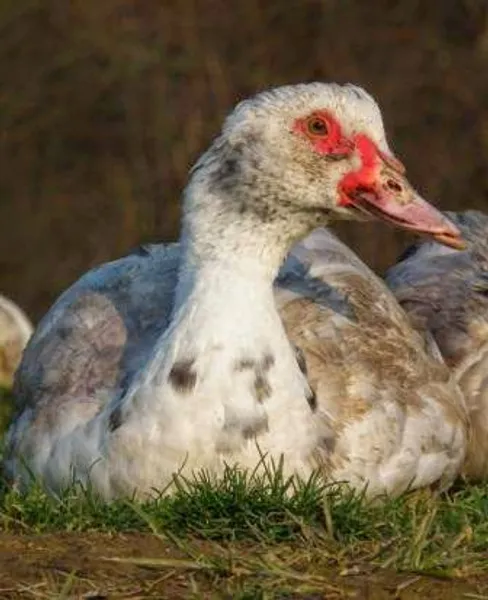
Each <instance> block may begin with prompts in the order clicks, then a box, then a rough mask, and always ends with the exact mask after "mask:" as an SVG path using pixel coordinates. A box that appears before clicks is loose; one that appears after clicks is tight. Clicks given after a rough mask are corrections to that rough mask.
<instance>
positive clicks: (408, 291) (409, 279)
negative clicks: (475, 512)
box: [386, 210, 488, 480]
mask: <svg viewBox="0 0 488 600" xmlns="http://www.w3.org/2000/svg"><path fill="white" fill-rule="evenodd" d="M446 214H447V215H448V216H449V217H450V219H451V220H453V221H454V222H455V223H456V225H457V226H458V228H459V229H460V230H461V232H462V234H463V237H464V239H465V240H467V243H468V248H467V249H466V250H464V251H456V250H454V249H451V248H446V247H445V246H442V245H440V244H437V243H435V242H421V243H418V244H416V245H413V246H411V247H410V248H408V249H407V251H406V253H404V255H403V256H402V257H401V258H400V260H399V262H398V263H397V264H396V265H395V266H394V267H392V268H391V269H389V271H388V272H387V274H386V281H387V284H388V285H389V286H390V287H391V289H392V290H393V292H394V294H395V295H396V297H397V298H398V300H399V302H400V304H401V305H402V307H403V308H404V310H405V311H406V312H407V313H408V315H409V317H410V319H411V322H412V323H413V325H414V327H415V328H416V329H418V330H419V331H420V332H422V333H423V334H424V335H427V336H430V337H431V338H432V339H433V340H434V341H435V343H436V344H437V346H438V348H439V350H440V352H441V353H442V356H443V357H444V359H445V361H446V362H447V364H448V365H449V366H450V367H451V369H452V370H453V372H454V374H455V377H456V379H457V381H458V382H459V386H460V388H461V390H462V392H463V393H464V396H465V401H466V405H467V409H468V415H469V421H470V437H469V444H468V449H467V455H466V463H465V465H464V467H463V474H464V476H465V477H466V478H468V479H474V480H480V479H487V478H488V215H486V214H483V213H482V212H479V211H475V210H469V211H465V212H459V213H452V212H448V213H446Z"/></svg>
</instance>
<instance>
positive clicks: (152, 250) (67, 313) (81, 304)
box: [14, 244, 179, 412]
mask: <svg viewBox="0 0 488 600" xmlns="http://www.w3.org/2000/svg"><path fill="white" fill-rule="evenodd" d="M178 263H179V247H178V245H177V244H174V245H169V246H164V245H157V244H154V245H145V246H141V247H140V248H138V249H137V250H136V251H134V252H133V253H131V254H129V255H128V256H126V257H123V258H121V259H119V260H115V261H113V262H109V263H106V264H103V265H101V266H99V267H97V268H95V269H93V270H91V271H88V272H87V273H86V274H85V275H84V276H83V277H81V278H80V279H79V280H78V281H77V282H76V283H75V284H74V285H72V286H71V287H70V288H69V289H68V290H67V291H66V292H64V293H63V294H62V295H61V296H60V297H59V299H58V300H57V301H56V302H55V304H54V305H53V306H52V308H51V309H50V310H49V311H48V313H47V314H46V315H45V316H44V318H43V319H42V321H41V322H40V323H39V325H38V327H37V329H36V331H35V333H34V335H33V336H32V338H31V339H30V342H29V344H28V346H27V348H26V350H25V353H24V357H23V360H22V363H21V365H20V368H19V370H18V372H17V376H16V380H15V389H14V393H15V397H16V401H17V411H18V412H20V411H22V410H23V409H24V408H25V407H26V406H29V407H33V406H38V405H39V404H41V405H44V403H47V402H48V401H49V404H50V405H51V406H53V407H56V404H57V403H56V399H57V398H58V399H59V398H61V397H64V398H66V397H71V398H73V399H76V398H91V399H92V400H93V401H94V402H95V404H97V405H99V404H102V403H103V402H105V401H106V400H107V399H108V398H110V397H112V396H113V394H114V393H116V391H117V390H119V389H120V388H121V387H123V386H124V385H126V384H127V381H128V380H130V378H131V377H132V376H133V374H134V373H135V372H136V371H137V370H138V369H139V368H140V367H141V366H142V365H144V363H145V361H146V360H147V357H148V355H149V353H150V351H151V348H152V346H153V344H154V342H155V341H156V339H157V337H158V336H159V335H160V334H161V332H162V331H164V329H165V328H166V327H167V325H168V322H169V319H170V314H171V311H172V307H173V293H174V288H175V283H176V277H177V269H178ZM53 410H54V408H53Z"/></svg>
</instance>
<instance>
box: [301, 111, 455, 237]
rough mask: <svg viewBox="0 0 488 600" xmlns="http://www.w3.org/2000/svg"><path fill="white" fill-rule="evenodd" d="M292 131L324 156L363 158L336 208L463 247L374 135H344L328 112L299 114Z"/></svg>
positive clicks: (341, 186) (341, 188)
mask: <svg viewBox="0 0 488 600" xmlns="http://www.w3.org/2000/svg"><path fill="white" fill-rule="evenodd" d="M292 130H293V132H294V133H296V134H298V135H300V136H302V137H304V138H306V139H307V140H308V141H309V143H310V146H311V149H312V150H313V151H314V152H315V153H317V154H320V155H322V156H323V157H324V158H328V159H333V160H336V161H342V160H347V159H350V158H351V156H353V155H356V156H357V157H358V158H359V161H360V165H359V168H356V169H351V170H350V171H349V172H347V173H346V174H345V175H343V177H342V178H341V180H340V181H339V183H338V186H337V192H338V200H337V204H338V206H341V207H343V208H346V209H349V210H354V211H356V212H361V213H363V214H365V215H368V216H369V217H376V218H380V219H382V220H385V221H388V222H390V223H394V224H395V225H397V226H398V227H402V228H403V229H409V230H413V231H417V232H418V233H423V234H427V235H430V236H432V237H433V238H434V239H436V240H437V241H439V242H441V243H443V244H446V245H448V246H451V247H453V248H457V249H462V248H464V247H465V244H464V241H463V240H462V238H461V234H460V232H459V230H458V229H457V227H455V225H454V224H453V223H452V222H451V221H449V219H447V217H445V216H444V215H443V214H442V213H441V212H440V211H438V210H437V209H436V208H434V207H433V206H432V205H431V204H429V203H428V202H426V201H425V200H423V199H422V198H421V197H420V196H419V195H418V194H417V193H416V192H415V190H414V189H413V188H412V186H411V185H410V183H409V181H408V179H407V177H406V175H405V167H404V166H403V164H402V163H401V162H400V161H399V160H398V159H396V158H395V157H394V156H392V155H390V154H388V153H386V152H383V151H382V150H380V149H379V148H378V146H377V145H376V144H375V142H374V141H373V140H372V139H371V137H369V136H368V135H366V134H365V133H355V134H352V135H350V136H349V137H347V136H345V135H344V134H343V131H342V128H341V124H340V123H339V121H338V120H337V119H335V118H334V117H333V116H332V115H331V113H330V112H329V111H327V110H316V111H314V112H312V113H310V114H309V115H307V116H305V117H302V118H298V119H297V120H296V121H295V122H294V124H293V127H292Z"/></svg>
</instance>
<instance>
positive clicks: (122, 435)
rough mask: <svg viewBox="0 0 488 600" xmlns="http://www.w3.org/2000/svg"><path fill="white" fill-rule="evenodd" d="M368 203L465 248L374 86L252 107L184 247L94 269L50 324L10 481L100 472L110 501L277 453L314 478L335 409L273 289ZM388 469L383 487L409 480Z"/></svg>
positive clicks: (28, 367)
mask: <svg viewBox="0 0 488 600" xmlns="http://www.w3.org/2000/svg"><path fill="white" fill-rule="evenodd" d="M365 213H367V214H370V213H371V214H375V215H377V214H386V215H387V216H388V219H389V220H393V221H394V222H398V223H400V224H401V225H402V226H403V227H411V228H414V229H415V228H419V227H421V228H422V230H423V231H428V232H431V234H432V235H434V236H436V237H438V239H442V240H443V241H446V243H449V244H453V245H456V244H457V243H458V241H457V240H458V236H459V234H458V231H457V229H456V228H455V227H454V226H453V225H452V224H451V223H450V222H449V221H448V220H447V219H446V218H445V217H444V216H443V215H441V214H440V213H439V212H438V211H436V210H435V209H433V208H432V207H431V206H430V205H428V204H427V203H426V202H425V201H424V200H422V199H421V198H420V197H419V196H418V195H417V194H416V192H415V191H414V190H413V189H412V188H411V187H410V185H409V183H408V181H407V180H406V178H405V176H404V173H403V168H402V167H401V165H400V164H399V163H398V161H396V159H394V158H393V157H392V156H391V155H390V152H389V149H388V145H387V143H386V140H385V136H384V132H383V126H382V121H381V114H380V112H379V109H378V107H377V105H376V104H375V103H374V101H373V100H372V98H371V97H370V96H368V95H367V94H366V93H365V92H364V91H363V90H360V89H359V88H356V87H354V86H343V87H340V86H335V85H326V84H307V85H298V86H285V87H284V88H278V89H277V90H272V91H269V92H263V93H262V94H260V95H258V96H256V97H255V98H254V99H251V100H249V101H245V102H243V103H242V104H241V105H238V107H237V108H236V109H235V111H234V112H233V113H232V114H231V116H230V117H229V118H228V119H227V121H226V123H225V124H224V127H223V131H222V133H221V135H220V136H219V137H218V138H216V140H215V141H214V142H213V144H212V145H211V147H210V148H209V150H208V151H207V152H206V153H205V154H204V155H203V156H202V157H201V159H200V160H199V161H198V162H197V164H196V165H195V167H194V168H193V169H192V171H191V175H190V181H189V184H188V186H187V188H186V190H185V194H184V203H183V222H182V235H181V240H180V244H179V245H173V246H170V247H159V246H153V247H150V248H149V249H146V250H144V249H143V250H142V251H141V252H139V253H134V254H132V255H130V256H129V257H126V258H125V259H121V260H119V261H115V262H113V263H109V264H108V265H105V266H102V267H100V268H98V269H95V270H93V271H91V272H89V273H88V274H87V275H85V276H84V277H82V278H81V280H80V281H79V282H77V283H75V285H74V286H73V287H72V288H71V289H69V290H68V291H67V292H65V293H64V294H63V295H62V296H61V297H60V299H59V300H58V301H57V302H56V303H55V305H54V306H53V308H52V309H51V310H50V311H49V312H48V314H47V315H46V317H45V318H44V319H43V321H42V322H41V323H40V325H39V327H38V328H37V331H36V332H35V334H34V336H33V338H32V339H31V342H30V344H29V347H28V349H27V351H26V354H25V357H24V360H23V363H22V365H21V367H20V369H19V371H18V376H17V379H16V385H15V392H16V396H17V412H16V415H15V417H14V420H13V422H12V425H11V427H10V430H9V433H8V436H7V457H6V461H5V468H6V471H7V473H9V474H10V476H11V477H12V479H13V480H14V481H17V482H19V484H27V483H28V482H29V480H30V477H29V473H33V474H34V475H36V476H37V477H38V478H39V479H41V480H42V481H43V482H45V484H46V485H47V487H48V488H49V489H51V490H52V491H54V492H56V491H58V490H59V489H60V488H62V487H64V486H65V485H69V483H70V482H71V481H72V480H73V478H75V479H77V480H81V481H82V482H83V483H85V484H86V483H87V482H88V481H89V482H90V485H91V486H92V487H93V489H95V490H96V491H97V492H98V493H100V494H101V495H102V496H103V497H105V498H112V497H114V496H117V495H121V494H132V493H134V492H135V493H137V494H139V495H147V494H151V493H152V492H153V491H154V490H155V489H156V490H162V489H166V488H167V486H168V484H169V483H170V482H171V481H172V478H173V475H174V473H175V472H183V473H186V474H188V473H191V471H192V470H194V469H202V468H203V469H206V470H208V471H209V472H210V473H212V474H215V475H218V474H219V473H220V472H221V471H222V469H223V467H224V465H225V464H226V463H238V464H239V465H240V466H242V467H243V468H251V469H254V468H255V467H256V465H257V464H258V463H260V461H261V459H262V457H263V455H269V456H271V457H272V458H277V459H278V458H281V457H283V459H284V468H285V475H288V474H297V475H300V476H302V477H308V475H309V474H310V473H311V472H312V470H313V469H315V468H316V467H320V466H322V463H324V460H325V458H324V448H325V447H326V445H325V446H324V445H323V444H322V442H321V440H322V441H323V440H324V439H325V438H326V437H327V436H328V439H329V438H330V435H329V433H328V432H329V429H330V420H329V421H327V420H326V419H325V418H324V419H319V418H318V414H319V411H318V408H317V406H315V405H314V403H313V402H312V401H311V398H312V397H313V393H314V392H313V390H312V389H311V386H310V384H309V381H308V379H307V373H306V372H305V371H304V370H303V369H302V368H300V364H299V362H300V361H299V360H297V354H296V349H295V348H294V347H293V345H292V344H291V342H290V340H289V338H288V336H287V331H286V329H285V327H284V325H283V321H282V319H281V317H280V314H279V312H278V309H277V303H276V298H275V292H274V288H273V282H274V280H275V278H276V276H277V274H278V272H279V270H280V267H281V265H282V264H283V261H284V260H285V257H286V255H287V253H288V252H289V250H290V248H292V247H293V245H294V244H295V243H296V242H297V241H298V240H299V239H303V238H304V237H305V236H306V235H307V234H308V233H310V232H311V231H312V230H313V229H314V228H316V227H317V226H318V225H320V224H322V225H323V224H327V223H328V222H329V220H331V219H334V218H336V219H338V218H340V219H358V218H360V219H361V218H364V214H365ZM285 272H286V266H285ZM275 289H276V288H275ZM292 337H293V336H292ZM309 376H310V375H309ZM359 387H360V388H361V385H360V386H359ZM361 389H362V388H361ZM348 392H349V390H348ZM363 400H365V401H367V400H366V399H363ZM338 401H339V400H338ZM324 402H325V400H324ZM434 404H435V403H431V405H429V406H434ZM351 406H352V405H351ZM368 408H369V406H368ZM324 410H327V409H324ZM365 412H366V411H365ZM441 412H442V411H441ZM324 414H325V413H324ZM341 414H342V413H341ZM429 419H430V416H429ZM363 420H364V419H363ZM324 423H325V430H326V434H324ZM336 425H338V423H336ZM381 427H382V428H384V427H385V426H384V425H381ZM346 429H347V428H345V429H344V430H346ZM359 429H360V432H362V434H361V435H363V436H366V437H367V435H369V434H368V432H367V431H368V427H367V426H363V428H362V429H361V428H359ZM447 430H448V431H447ZM351 435H353V436H354V434H351ZM357 435H358V436H359V433H358V434H357ZM443 435H444V434H443ZM461 435H462V434H461ZM450 436H451V437H454V438H455V439H456V440H457V437H456V435H455V434H454V433H453V431H452V430H451V428H450V425H449V426H447V429H446V433H445V436H444V437H445V438H446V439H447V438H449V439H450ZM441 437H442V440H443V441H444V437H443V436H441ZM378 439H379V440H380V441H384V440H382V438H381V435H380V437H379V438H378ZM396 439H398V436H397V438H396ZM351 441H352V440H351ZM346 443H348V442H347V440H346V441H345V442H344V444H346ZM388 443H390V442H388ZM453 443H454V445H455V446H456V443H457V441H456V442H453ZM321 444H322V445H321ZM359 444H360V442H358V445H359ZM351 447H352V446H351ZM331 448H332V446H331ZM331 448H329V454H330V453H333V449H331ZM337 448H338V450H340V453H339V454H338V456H340V457H341V459H342V458H344V456H343V451H344V450H345V449H344V448H343V446H341V444H338V445H337ZM368 448H369V447H368ZM429 448H430V447H429ZM383 450H384V452H383V457H385V456H386V455H388V456H390V455H391V451H390V450H389V449H386V450H385V449H383ZM428 451H429V449H428V450H427V452H428ZM357 452H358V451H357V450H354V451H353V454H354V453H356V454H357ZM381 452H382V451H381V450H380V454H381ZM455 452H457V446H456V450H455ZM420 453H422V451H421V452H420ZM417 454H418V453H417ZM346 459H347V457H346ZM354 460H355V461H356V462H355V464H357V465H359V461H357V460H356V459H354ZM339 462H340V461H339V460H338V461H337V464H339ZM380 462H381V461H380ZM366 463H367V464H366V466H365V467H364V468H363V470H362V471H361V474H354V475H353V476H351V477H350V480H351V483H352V484H353V485H355V484H356V481H359V479H361V477H363V479H361V481H363V480H364V479H368V476H369V473H370V472H371V470H372V467H371V464H370V462H369V461H366ZM357 468H358V469H359V470H361V469H360V467H359V466H358V467H357ZM422 468H424V467H422ZM390 470H391V469H390ZM450 470H451V465H450V464H447V463H446V464H445V468H444V470H443V468H441V467H439V468H438V477H437V479H440V480H442V479H443V478H445V479H446V480H447V479H450ZM329 471H330V473H331V475H330V476H331V478H332V479H334V478H335V475H334V473H333V469H329ZM336 471H337V468H336ZM413 471H414V469H410V472H409V473H408V474H407V476H403V475H402V480H404V479H408V480H409V481H410V480H412V475H413V480H414V481H415V476H414V475H415V474H414V473H413ZM337 472H338V473H339V471H337ZM343 473H344V470H343V471H342V472H341V476H342V474H343ZM381 477H382V480H384V481H386V482H387V484H386V485H383V484H377V483H376V482H375V484H374V485H373V486H372V489H374V490H379V491H383V490H384V489H385V488H386V489H387V491H389V490H390V489H391V490H393V491H395V489H396V488H395V486H396V487H397V488H398V489H399V490H400V489H404V488H405V484H404V483H401V484H398V485H396V483H395V484H393V483H392V482H389V483H388V476H385V475H384V474H383V475H382V476H381ZM433 479H435V477H434V476H433V475H432V476H430V475H429V476H428V477H427V476H419V477H418V482H419V484H421V483H422V482H424V481H427V480H428V481H429V482H432V481H431V480H433Z"/></svg>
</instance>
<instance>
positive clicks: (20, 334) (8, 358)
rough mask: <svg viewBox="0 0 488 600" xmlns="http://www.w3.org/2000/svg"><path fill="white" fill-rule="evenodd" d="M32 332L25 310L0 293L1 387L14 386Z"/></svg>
mask: <svg viewBox="0 0 488 600" xmlns="http://www.w3.org/2000/svg"><path fill="white" fill-rule="evenodd" d="M32 332H33V327H32V323H31V321H30V320H29V318H28V317H27V315H26V314H25V313H24V311H23V310H21V309H20V308H19V307H18V306H17V305H16V304H15V303H14V302H12V300H9V299H8V298H7V297H6V296H3V295H2V294H0V387H5V388H10V387H11V386H12V383H13V376H14V373H15V371H16V369H17V367H18V365H19V363H20V359H21V357H22V352H23V350H24V348H25V346H26V344H27V342H28V340H29V338H30V336H31V335H32Z"/></svg>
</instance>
